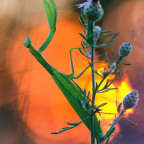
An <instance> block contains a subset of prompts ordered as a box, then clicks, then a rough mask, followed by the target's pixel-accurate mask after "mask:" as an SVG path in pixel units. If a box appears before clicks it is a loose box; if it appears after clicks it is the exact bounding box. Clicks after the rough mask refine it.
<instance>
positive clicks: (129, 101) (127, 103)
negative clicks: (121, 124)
mask: <svg viewBox="0 0 144 144" xmlns="http://www.w3.org/2000/svg"><path fill="white" fill-rule="evenodd" d="M137 101H138V93H137V91H136V90H133V91H131V92H130V93H128V94H127V95H126V96H125V97H124V99H123V108H124V109H125V110H126V109H130V108H133V107H135V106H136V104H137Z"/></svg>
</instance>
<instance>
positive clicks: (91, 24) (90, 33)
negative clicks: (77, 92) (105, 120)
mask: <svg viewBox="0 0 144 144" xmlns="http://www.w3.org/2000/svg"><path fill="white" fill-rule="evenodd" d="M92 34H93V22H92V21H89V22H88V35H89V37H91V40H90V43H91V48H90V49H91V50H90V51H91V74H92V108H94V104H95V92H94V90H95V74H94V47H93V37H92ZM91 114H92V116H91V118H90V125H91V144H95V135H94V117H93V110H91Z"/></svg>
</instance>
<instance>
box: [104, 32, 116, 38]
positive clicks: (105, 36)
mask: <svg viewBox="0 0 144 144" xmlns="http://www.w3.org/2000/svg"><path fill="white" fill-rule="evenodd" d="M113 35H115V33H112V34H108V35H104V36H102V37H101V38H108V37H110V36H113Z"/></svg>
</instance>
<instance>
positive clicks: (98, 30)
mask: <svg viewBox="0 0 144 144" xmlns="http://www.w3.org/2000/svg"><path fill="white" fill-rule="evenodd" d="M100 31H101V27H99V26H94V29H93V32H94V37H96V38H97V37H99V35H100Z"/></svg>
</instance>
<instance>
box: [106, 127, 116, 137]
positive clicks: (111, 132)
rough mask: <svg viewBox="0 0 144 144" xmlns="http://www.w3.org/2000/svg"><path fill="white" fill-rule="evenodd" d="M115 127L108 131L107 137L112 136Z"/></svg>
mask: <svg viewBox="0 0 144 144" xmlns="http://www.w3.org/2000/svg"><path fill="white" fill-rule="evenodd" d="M115 129H116V128H115V127H114V128H113V129H112V130H111V131H110V132H109V133H108V135H107V137H110V136H111V135H112V134H113V132H114V131H115Z"/></svg>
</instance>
